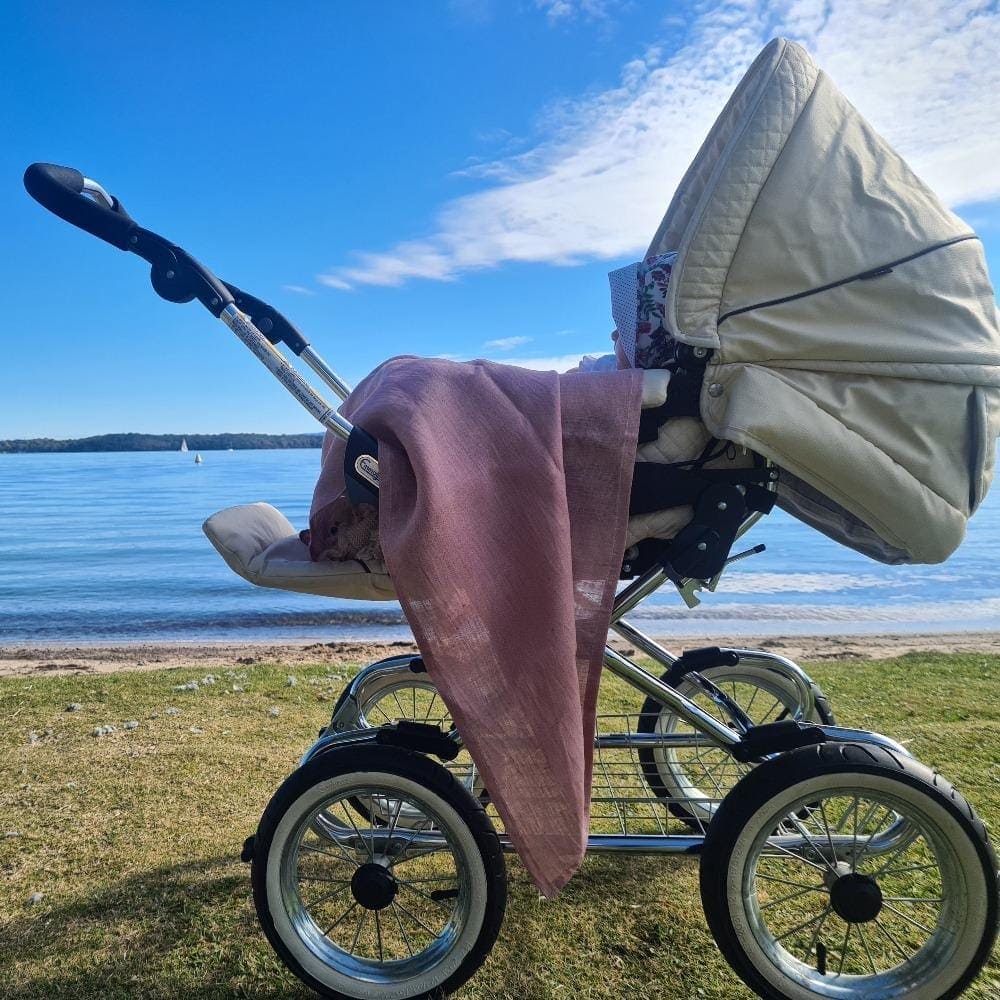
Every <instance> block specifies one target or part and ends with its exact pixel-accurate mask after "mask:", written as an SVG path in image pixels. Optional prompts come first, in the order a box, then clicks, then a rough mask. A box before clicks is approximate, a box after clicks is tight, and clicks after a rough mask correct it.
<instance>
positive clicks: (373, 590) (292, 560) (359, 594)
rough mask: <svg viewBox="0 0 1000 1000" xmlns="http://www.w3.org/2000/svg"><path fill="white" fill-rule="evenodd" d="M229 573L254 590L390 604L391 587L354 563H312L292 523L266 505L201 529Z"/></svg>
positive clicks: (239, 510)
mask: <svg viewBox="0 0 1000 1000" xmlns="http://www.w3.org/2000/svg"><path fill="white" fill-rule="evenodd" d="M202 527H203V529H204V531H205V534H206V535H207V536H208V540H209V541H210V542H211V543H212V544H213V545H214V546H215V547H216V549H217V550H218V551H219V554H220V555H221V556H222V558H223V559H225V560H226V563H227V565H228V566H229V568H230V569H232V570H233V572H234V573H237V574H238V575H239V576H242V577H243V579H244V580H249V581H250V583H253V584H256V585H257V586H258V587H274V588H277V589H278V590H294V591H297V592H298V593H301V594H318V595H320V596H321V597H345V598H348V599H354V600H358V601H394V600H395V599H396V592H395V590H393V586H392V581H391V580H390V579H389V577H388V576H387V575H385V574H383V573H369V572H368V570H366V569H365V567H364V566H363V565H362V564H361V563H359V562H354V561H349V562H313V561H312V560H311V559H310V558H309V549H308V547H307V546H306V545H304V544H303V543H302V542H301V541H300V540H299V536H298V533H297V532H296V530H295V528H294V527H293V526H292V523H291V521H289V520H288V518H287V517H285V515H284V514H282V513H281V511H279V510H277V509H276V508H274V507H272V506H271V505H270V504H268V503H249V504H241V505H240V506H239V507H229V508H227V509H226V510H220V511H219V512H218V513H217V514H213V515H212V516H211V517H210V518H209V519H208V520H207V521H206V522H205V523H204V525H203V526H202Z"/></svg>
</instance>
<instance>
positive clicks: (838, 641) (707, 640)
mask: <svg viewBox="0 0 1000 1000" xmlns="http://www.w3.org/2000/svg"><path fill="white" fill-rule="evenodd" d="M656 638H657V640H658V641H659V642H661V643H662V644H663V645H664V646H666V647H667V648H668V649H670V650H672V651H675V652H680V651H681V650H684V649H695V648H698V647H699V646H732V647H735V648H748V649H763V650H766V651H768V652H771V653H777V654H779V655H781V656H787V657H789V658H790V659H793V660H861V659H864V660H883V659H889V658H892V657H895V656H902V655H903V654H904V653H930V652H939V653H993V654H997V653H1000V630H997V631H982V630H981V631H971V632H925V633H892V632H884V633H879V634H875V635H813V636H810V635H780V634H773V635H761V636H744V635H740V636H732V637H730V636H718V635H716V636H712V637H708V636H704V635H702V636H697V635H688V636H658V637H656ZM611 645H612V646H613V647H614V648H616V649H621V650H625V649H630V648H631V647H630V645H629V643H627V642H625V641H624V640H622V639H620V638H618V637H617V636H612V639H611ZM415 651H416V646H415V645H414V643H413V642H412V641H411V640H407V639H400V640H395V641H378V642H376V641H371V642H366V641H358V640H341V641H334V642H316V641H315V640H302V641H299V642H296V641H294V640H292V641H274V640H259V641H250V642H232V641H228V640H204V641H201V642H187V641H177V642H169V641H159V642H145V641H138V642H119V643H93V644H87V643H80V642H77V643H73V642H66V643H59V644H56V643H46V644H44V645H43V644H39V645H34V644H31V643H11V644H9V645H0V678H2V677H26V676H33V675H39V674H45V675H67V674H105V673H117V672H119V671H133V670H164V669H167V670H170V669H182V668H184V667H198V668H199V669H201V668H203V667H212V668H223V667H234V666H246V665H248V664H256V663H274V664H282V665H301V664H306V663H326V664H330V665H337V666H343V665H346V664H350V663H369V662H372V661H374V660H379V659H382V658H384V657H387V656H397V655H400V654H403V653H406V652H415Z"/></svg>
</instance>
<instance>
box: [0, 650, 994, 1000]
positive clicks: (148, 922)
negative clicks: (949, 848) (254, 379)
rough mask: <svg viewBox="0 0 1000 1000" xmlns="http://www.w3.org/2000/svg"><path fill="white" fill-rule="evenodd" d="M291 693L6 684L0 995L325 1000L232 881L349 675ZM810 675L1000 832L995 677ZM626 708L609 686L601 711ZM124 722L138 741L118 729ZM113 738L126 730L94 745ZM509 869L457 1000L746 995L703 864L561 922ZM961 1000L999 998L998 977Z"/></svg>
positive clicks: (244, 682) (862, 670) (855, 721)
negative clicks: (275, 947) (726, 957)
mask: <svg viewBox="0 0 1000 1000" xmlns="http://www.w3.org/2000/svg"><path fill="white" fill-rule="evenodd" d="M288 673H289V671H288V670H287V669H286V668H282V667H280V666H271V667H269V666H256V665H255V666H248V667H247V668H245V669H243V670H241V671H239V672H232V671H228V672H222V673H220V674H218V675H217V676H218V682H217V683H216V684H214V685H209V686H201V687H199V689H198V690H196V691H175V690H174V689H173V688H174V686H175V685H177V684H180V683H182V682H184V681H187V680H189V679H195V678H196V679H199V680H200V679H201V678H202V677H203V676H204V674H205V671H204V670H174V671H156V672H149V673H129V674H114V675H105V676H74V677H46V676H38V677H33V678H30V679H27V678H26V679H8V680H3V681H2V682H0V771H2V778H0V838H3V839H0V996H2V997H4V998H5V1000H28V998H32V1000H35V998H38V1000H41V998H46V1000H47V998H50V997H72V998H74V1000H87V998H98V997H100V998H102V1000H111V998H125V997H128V998H135V997H142V998H147V997H148V998H154V997H155V998H167V997H170V998H176V997H196V998H204V1000H209V998H219V1000H221V998H233V997H255V998H279V997H280V998H292V997H306V996H310V995H311V994H309V993H307V992H306V991H304V990H303V989H302V988H300V987H299V986H298V984H297V982H296V981H295V980H294V979H293V978H292V977H291V976H290V975H289V974H288V973H286V972H285V970H284V969H283V967H282V966H281V965H280V963H279V962H278V961H277V959H276V958H275V957H274V956H273V955H272V953H271V951H270V949H269V947H268V946H267V944H266V942H265V941H264V938H263V936H262V934H261V933H260V931H259V929H258V927H257V924H256V919H255V916H254V912H253V907H252V905H251V903H250V899H249V883H248V872H247V869H246V867H245V866H244V865H242V864H240V862H239V861H238V855H239V850H240V847H241V845H242V842H243V839H244V837H246V836H247V835H248V834H249V833H251V832H252V831H253V829H254V827H255V825H256V821H257V818H258V816H259V815H260V813H261V811H262V810H263V808H264V806H265V804H266V802H267V800H268V798H269V796H270V795H271V793H272V792H273V790H274V789H275V788H276V787H277V785H278V784H279V782H280V781H281V780H282V778H283V777H284V776H285V775H286V774H287V773H288V772H289V771H290V770H291V769H292V768H293V767H294V766H295V764H296V761H297V759H298V757H299V755H300V754H301V752H302V751H303V750H304V749H305V747H306V746H308V744H309V743H310V742H311V741H312V739H313V738H314V736H315V733H316V731H317V729H318V728H319V727H320V726H321V725H323V724H324V723H325V722H326V721H327V719H328V717H329V713H330V710H331V707H332V703H333V700H334V699H335V698H336V695H337V694H338V693H339V690H340V688H341V687H342V685H343V683H344V676H346V674H348V673H349V671H345V670H334V671H331V670H330V668H329V667H326V666H323V667H314V668H312V667H311V668H301V667H299V668H296V669H295V670H294V673H295V675H296V677H297V679H298V684H297V685H296V686H294V687H290V686H288V683H287V675H288ZM811 673H812V674H813V676H814V677H815V679H816V680H818V681H819V682H820V684H821V685H822V686H823V687H824V688H825V689H826V691H827V693H828V694H829V695H830V696H831V697H832V699H833V703H834V707H835V709H836V711H837V713H838V717H839V720H840V721H841V722H843V723H844V724H848V725H852V726H858V727H863V728H873V729H877V730H881V731H883V732H886V733H888V734H890V735H892V736H894V737H896V738H897V739H901V740H903V741H906V742H907V745H908V746H909V747H910V749H911V750H912V751H913V752H914V753H916V754H917V756H919V757H920V758H921V759H923V760H925V761H926V762H927V763H929V764H932V765H934V766H936V767H938V768H940V769H941V771H942V772H943V773H944V774H945V775H946V776H947V777H949V778H950V779H952V780H953V781H954V782H955V783H956V784H957V785H958V786H959V788H961V789H962V790H963V791H965V792H966V793H967V794H968V795H969V797H970V798H971V800H972V802H973V803H974V805H975V807H976V808H977V809H978V811H979V812H980V814H981V815H982V816H983V818H984V819H985V820H986V821H987V823H989V824H991V825H993V826H996V825H997V824H998V823H1000V702H998V699H997V694H998V691H1000V657H989V656H938V655H909V656H905V657H902V658H900V659H898V660H893V661H882V662H877V663H869V662H857V661H852V662H849V663H833V664H831V663H825V664H822V665H816V666H814V667H812V668H811ZM331 675H332V676H331ZM234 685H235V686H237V687H242V688H243V689H244V690H242V691H234V690H233V687H234ZM623 697H624V696H623V693H622V691H621V689H620V688H618V687H617V685H616V684H613V683H609V684H608V690H607V694H606V704H608V705H611V706H613V707H614V709H615V710H617V708H618V705H619V704H620V703H621V702H622V699H623ZM629 701H630V703H631V704H633V705H635V707H637V702H636V701H635V699H634V698H630V699H629ZM71 702H78V703H80V705H81V706H82V707H81V708H80V709H79V710H78V711H74V712H68V711H66V706H67V705H68V704H69V703H71ZM168 707H173V708H177V709H179V710H180V711H179V713H178V714H167V713H166V711H165V710H166V709H167V708H168ZM272 707H273V708H277V709H278V710H279V714H278V715H277V717H273V716H272V714H271V713H270V709H271V708H272ZM127 720H136V721H138V722H139V727H138V728H137V729H135V730H134V731H124V729H123V723H124V722H126V721H127ZM105 724H111V725H114V726H116V727H117V732H115V733H114V734H112V735H109V736H101V737H95V736H93V735H92V732H93V730H94V728H95V727H96V726H100V725H105ZM32 733H34V734H36V735H35V737H34V738H32V736H31V734H32ZM13 831H16V832H17V833H18V834H19V835H18V836H9V837H8V836H5V834H6V833H7V832H13ZM508 868H509V875H510V886H511V896H510V901H509V904H508V909H507V918H506V922H505V925H504V928H503V931H502V932H501V936H500V940H499V942H498V944H497V947H496V948H495V949H494V952H493V955H492V957H491V959H490V961H489V962H488V963H487V965H486V966H485V967H484V968H483V969H482V970H481V971H480V972H479V974H478V975H477V976H476V978H475V979H473V981H472V982H471V983H470V984H469V985H468V986H466V987H465V989H464V990H463V991H462V992H461V994H460V996H461V997H462V998H466V1000H562V998H565V997H574V998H580V1000H619V998H623V997H626V996H630V995H635V996H650V995H670V996H678V997H694V998H709V1000H711V998H715V1000H738V998H747V997H749V996H750V994H749V993H748V992H747V991H746V990H744V989H743V988H742V987H741V985H740V984H739V983H738V981H737V980H736V978H735V976H733V974H732V973H731V972H730V971H729V969H728V967H727V966H726V965H725V963H724V962H723V961H722V959H721V957H720V956H719V954H718V952H717V951H716V949H715V946H714V944H713V942H712V939H711V936H710V935H709V933H708V930H707V928H706V926H705V922H704V919H703V916H702V913H701V906H700V902H699V898H698V891H697V865H696V864H695V863H694V862H690V861H684V860H680V859H660V858H614V857H608V856H604V857H593V858H590V859H588V860H587V862H586V863H585V865H584V867H583V869H582V870H581V871H580V873H579V874H578V875H577V876H576V877H575V878H574V879H573V881H572V882H571V883H570V885H569V886H568V887H567V888H566V889H565V890H564V892H563V894H562V895H561V896H560V897H559V899H558V900H556V901H554V902H542V901H540V900H539V898H538V895H537V892H536V891H535V890H534V889H533V887H532V884H531V882H530V880H529V879H528V877H527V875H526V873H525V871H524V869H523V868H522V867H521V866H520V864H519V863H518V862H517V861H516V860H515V859H511V860H510V861H509V862H508ZM39 892H40V893H42V894H43V895H42V899H41V901H40V902H38V903H35V904H31V903H29V897H31V896H32V894H33V893H39ZM967 995H968V996H970V997H975V998H978V1000H987V998H990V997H993V998H995V997H997V996H998V995H1000V969H998V967H997V965H995V964H994V965H992V966H991V967H989V968H988V969H987V970H986V971H985V972H984V973H983V975H982V976H981V977H980V978H979V980H978V982H977V983H976V984H975V985H974V986H973V988H972V989H971V990H970V991H969V993H968V994H967Z"/></svg>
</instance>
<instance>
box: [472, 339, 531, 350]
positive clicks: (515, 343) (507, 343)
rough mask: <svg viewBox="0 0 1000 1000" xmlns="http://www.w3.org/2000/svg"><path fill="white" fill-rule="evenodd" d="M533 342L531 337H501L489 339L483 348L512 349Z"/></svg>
mask: <svg viewBox="0 0 1000 1000" xmlns="http://www.w3.org/2000/svg"><path fill="white" fill-rule="evenodd" d="M530 343H531V337H500V338H499V339H498V340H487V341H486V343H485V344H483V348H484V349H485V350H487V351H512V350H514V348H515V347H522V346H523V345H525V344H530Z"/></svg>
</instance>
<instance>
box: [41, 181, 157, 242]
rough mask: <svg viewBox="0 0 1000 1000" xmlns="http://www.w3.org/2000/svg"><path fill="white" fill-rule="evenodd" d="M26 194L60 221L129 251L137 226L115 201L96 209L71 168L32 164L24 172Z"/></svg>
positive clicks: (95, 204)
mask: <svg viewBox="0 0 1000 1000" xmlns="http://www.w3.org/2000/svg"><path fill="white" fill-rule="evenodd" d="M24 186H25V188H26V189H27V191H28V194H30V195H31V197H32V198H34V199H35V201H37V202H38V203H39V204H40V205H42V206H44V207H45V208H47V209H48V210H49V211H50V212H52V213H54V214H55V215H58V216H59V218H60V219H65V220H66V222H69V223H71V224H72V225H74V226H78V227H79V228H80V229H83V230H85V231H86V232H88V233H91V234H92V235H93V236H97V237H98V238H99V239H102V240H105V241H106V242H108V243H110V244H111V245H112V246H116V247H118V249H119V250H128V249H129V236H130V235H131V234H132V232H133V230H135V229H136V228H137V227H136V224H135V223H134V222H133V221H132V220H131V219H130V218H129V217H128V214H127V213H126V211H125V210H124V209H123V208H122V207H121V204H120V203H119V201H118V199H117V198H115V199H114V203H115V204H114V208H107V207H106V206H104V205H99V204H98V203H97V202H96V201H93V200H92V199H91V198H89V197H88V196H87V195H85V194H84V193H83V174H81V173H80V171H79V170H74V169H73V168H72V167H58V166H56V165H55V164H53V163H32V165H31V166H30V167H28V169H27V170H25V172H24Z"/></svg>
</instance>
